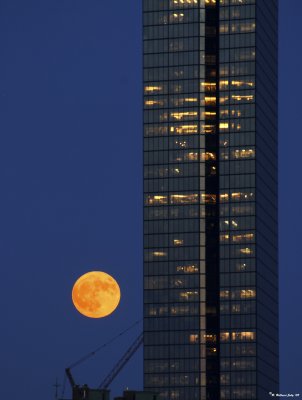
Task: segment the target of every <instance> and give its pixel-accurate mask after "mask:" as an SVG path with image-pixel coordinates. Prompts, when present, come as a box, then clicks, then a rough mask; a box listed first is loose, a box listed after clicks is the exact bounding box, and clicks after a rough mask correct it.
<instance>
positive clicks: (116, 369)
mask: <svg viewBox="0 0 302 400" xmlns="http://www.w3.org/2000/svg"><path fill="white" fill-rule="evenodd" d="M143 340H144V334H143V333H141V334H140V335H139V336H138V338H136V339H135V341H134V342H133V343H132V345H131V346H130V347H129V348H128V350H127V351H126V353H125V354H124V355H123V357H122V358H121V359H120V360H119V361H118V363H117V364H116V365H115V366H114V368H113V369H112V370H111V371H110V373H109V374H108V375H107V376H106V378H105V379H104V380H103V382H102V383H101V384H100V386H99V389H107V388H108V386H109V385H110V384H111V383H112V381H113V380H114V379H115V377H116V376H117V375H118V373H119V372H120V371H121V370H122V369H123V368H124V366H125V365H126V364H127V362H128V361H129V360H130V358H131V357H132V356H133V354H134V353H135V352H136V351H137V350H138V348H139V347H140V345H141V344H142V343H143Z"/></svg>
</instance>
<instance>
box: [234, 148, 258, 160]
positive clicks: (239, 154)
mask: <svg viewBox="0 0 302 400" xmlns="http://www.w3.org/2000/svg"><path fill="white" fill-rule="evenodd" d="M232 156H233V157H234V158H236V159H240V158H254V157H255V150H253V149H237V150H235V151H233V152H232Z"/></svg>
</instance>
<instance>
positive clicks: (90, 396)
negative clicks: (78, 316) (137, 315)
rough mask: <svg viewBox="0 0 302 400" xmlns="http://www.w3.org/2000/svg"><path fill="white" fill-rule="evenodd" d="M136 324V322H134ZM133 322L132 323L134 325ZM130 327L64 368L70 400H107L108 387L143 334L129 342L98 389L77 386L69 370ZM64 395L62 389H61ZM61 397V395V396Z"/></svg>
mask: <svg viewBox="0 0 302 400" xmlns="http://www.w3.org/2000/svg"><path fill="white" fill-rule="evenodd" d="M136 324H137V323H136ZM136 324H134V325H136ZM129 329H131V327H130V328H128V329H126V330H125V331H124V332H122V333H121V334H119V335H118V336H117V337H115V338H113V339H112V340H110V341H109V342H108V343H106V344H105V345H103V346H101V347H99V348H98V349H96V350H95V351H93V352H91V353H89V354H88V355H86V356H84V357H83V358H81V359H80V360H79V361H77V362H75V363H74V364H72V365H71V366H70V367H68V368H66V369H65V374H66V377H67V379H68V381H69V383H70V386H71V389H72V400H109V390H108V387H109V386H110V384H111V383H112V382H113V380H114V379H115V378H116V376H117V375H118V374H119V372H120V371H121V370H122V369H123V368H124V366H125V365H126V364H127V362H128V361H129V360H130V359H131V357H132V356H133V355H134V354H135V352H136V351H137V350H138V349H139V347H140V346H141V344H142V343H143V340H144V336H143V333H141V334H140V335H139V336H138V337H137V338H136V339H135V341H134V342H133V343H132V344H131V346H130V347H129V348H128V349H127V351H126V352H125V353H124V355H123V356H122V357H121V359H120V360H119V361H118V362H117V364H116V365H115V366H114V368H113V369H112V370H111V371H110V373H109V374H108V375H107V376H106V378H105V379H104V380H103V381H102V383H101V384H100V385H99V387H98V389H91V388H89V387H88V386H87V385H83V386H79V385H77V384H76V382H75V380H74V378H73V375H72V372H71V370H72V369H73V368H74V367H76V366H77V365H79V364H81V363H82V362H84V361H86V360H87V359H88V358H90V357H92V356H93V355H94V354H95V353H96V352H97V351H99V350H100V349H101V348H103V347H105V346H107V345H108V344H109V343H112V342H113V341H114V340H115V339H116V338H118V337H120V336H121V335H122V334H124V333H126V332H127V331H128V330H129ZM63 395H64V390H63ZM62 397H63V396H62Z"/></svg>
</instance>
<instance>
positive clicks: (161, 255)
mask: <svg viewBox="0 0 302 400" xmlns="http://www.w3.org/2000/svg"><path fill="white" fill-rule="evenodd" d="M152 254H153V256H154V257H166V256H167V253H166V252H164V251H154V252H153V253H152Z"/></svg>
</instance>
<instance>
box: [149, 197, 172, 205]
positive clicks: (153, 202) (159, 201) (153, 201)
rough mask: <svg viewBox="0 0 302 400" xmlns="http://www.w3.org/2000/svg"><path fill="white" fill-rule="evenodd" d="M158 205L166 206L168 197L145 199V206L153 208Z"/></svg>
mask: <svg viewBox="0 0 302 400" xmlns="http://www.w3.org/2000/svg"><path fill="white" fill-rule="evenodd" d="M159 204H168V196H159V195H154V196H148V197H147V205H149V206H153V205H159Z"/></svg>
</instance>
